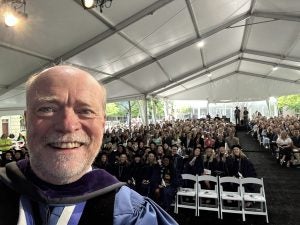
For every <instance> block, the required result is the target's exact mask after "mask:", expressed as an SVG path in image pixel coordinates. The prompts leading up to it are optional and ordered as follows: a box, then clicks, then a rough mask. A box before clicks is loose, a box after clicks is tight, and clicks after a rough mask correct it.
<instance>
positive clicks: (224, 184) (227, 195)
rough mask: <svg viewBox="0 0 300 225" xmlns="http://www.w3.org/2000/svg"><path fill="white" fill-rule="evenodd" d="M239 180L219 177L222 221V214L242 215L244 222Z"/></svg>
mask: <svg viewBox="0 0 300 225" xmlns="http://www.w3.org/2000/svg"><path fill="white" fill-rule="evenodd" d="M240 180H241V178H236V177H220V178H219V191H220V214H221V219H223V213H238V214H242V217H243V221H245V214H244V212H243V211H244V201H243V197H242V193H241V182H240Z"/></svg>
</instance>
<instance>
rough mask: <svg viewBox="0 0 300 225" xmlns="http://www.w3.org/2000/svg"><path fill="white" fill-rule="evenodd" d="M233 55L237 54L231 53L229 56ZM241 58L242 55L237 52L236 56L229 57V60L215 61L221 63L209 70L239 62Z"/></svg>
mask: <svg viewBox="0 0 300 225" xmlns="http://www.w3.org/2000/svg"><path fill="white" fill-rule="evenodd" d="M231 54H235V53H234V52H233V53H230V54H229V55H231ZM239 56H240V53H238V52H236V54H235V56H232V57H229V58H228V59H225V60H224V59H223V58H220V59H215V60H216V61H220V62H219V63H216V64H214V65H212V66H210V67H209V70H214V69H217V68H219V67H222V66H223V65H224V64H228V63H229V64H230V63H233V62H234V61H237V60H238V57H239ZM225 57H226V56H225Z"/></svg>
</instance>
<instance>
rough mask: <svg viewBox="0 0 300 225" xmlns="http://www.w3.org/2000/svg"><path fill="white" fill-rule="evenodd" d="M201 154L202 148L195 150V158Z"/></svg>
mask: <svg viewBox="0 0 300 225" xmlns="http://www.w3.org/2000/svg"><path fill="white" fill-rule="evenodd" d="M200 152H201V150H200V148H195V150H194V156H199V155H200Z"/></svg>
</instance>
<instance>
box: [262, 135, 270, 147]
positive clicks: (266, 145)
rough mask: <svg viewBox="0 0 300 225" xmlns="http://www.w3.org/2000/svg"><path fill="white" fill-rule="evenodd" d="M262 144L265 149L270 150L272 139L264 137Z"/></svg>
mask: <svg viewBox="0 0 300 225" xmlns="http://www.w3.org/2000/svg"><path fill="white" fill-rule="evenodd" d="M262 144H263V146H264V148H266V149H270V138H268V137H266V136H263V140H262Z"/></svg>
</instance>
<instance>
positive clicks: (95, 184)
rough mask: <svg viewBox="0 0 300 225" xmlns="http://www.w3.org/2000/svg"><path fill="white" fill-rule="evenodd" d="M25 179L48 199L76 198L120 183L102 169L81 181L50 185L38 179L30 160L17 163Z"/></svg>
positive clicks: (88, 174)
mask: <svg viewBox="0 0 300 225" xmlns="http://www.w3.org/2000/svg"><path fill="white" fill-rule="evenodd" d="M17 165H18V167H19V169H20V170H21V171H22V173H23V174H24V175H25V177H26V178H27V179H28V180H29V181H31V182H32V183H33V184H35V185H36V186H37V187H39V188H40V189H41V191H42V192H43V194H44V195H46V196H47V197H48V198H61V197H75V196H79V195H84V194H87V193H91V192H94V191H96V190H100V189H103V188H105V187H108V186H110V185H112V184H116V183H118V182H119V181H118V180H117V179H116V178H115V177H114V176H112V175H111V174H109V173H108V172H106V171H105V170H102V169H94V170H92V171H90V172H88V173H87V174H85V175H84V176H83V177H81V178H80V179H79V180H77V181H75V182H73V183H70V184H65V185H54V184H49V183H47V182H45V181H43V180H41V179H40V178H38V177H37V176H36V175H35V174H34V172H33V171H32V169H31V167H30V164H29V161H28V160H20V161H18V162H17Z"/></svg>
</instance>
